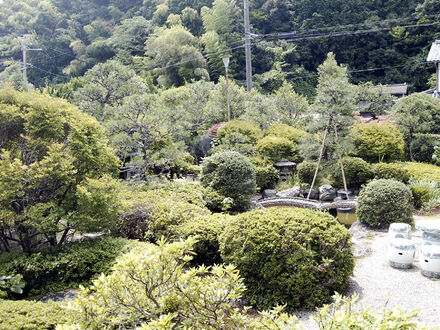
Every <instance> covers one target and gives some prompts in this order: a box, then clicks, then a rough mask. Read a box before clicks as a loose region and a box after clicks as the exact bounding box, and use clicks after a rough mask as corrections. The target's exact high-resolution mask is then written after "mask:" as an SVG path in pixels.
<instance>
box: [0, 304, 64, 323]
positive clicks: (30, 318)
mask: <svg viewBox="0 0 440 330" xmlns="http://www.w3.org/2000/svg"><path fill="white" fill-rule="evenodd" d="M69 318H70V312H69V311H68V310H66V309H65V308H64V306H63V305H62V303H61V302H48V303H42V302H35V301H26V300H20V301H11V300H0V328H1V329H55V327H56V326H57V324H64V323H66V322H67V321H68V320H69Z"/></svg>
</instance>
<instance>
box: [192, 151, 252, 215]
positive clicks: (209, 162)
mask: <svg viewBox="0 0 440 330" xmlns="http://www.w3.org/2000/svg"><path fill="white" fill-rule="evenodd" d="M201 180H202V183H203V184H204V185H205V186H207V187H211V188H213V189H214V190H215V191H217V192H218V193H219V194H220V195H223V196H225V197H230V198H232V199H233V205H232V206H233V208H232V209H233V210H246V209H247V208H248V207H249V202H250V198H251V197H252V196H253V194H255V189H256V179H255V169H254V166H253V165H252V163H251V162H250V161H249V159H247V158H246V157H245V156H243V155H241V154H239V153H238V152H235V151H224V152H219V153H217V154H214V155H212V156H211V157H208V158H206V159H205V160H204V161H203V163H202V178H201Z"/></svg>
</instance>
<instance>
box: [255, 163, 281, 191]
mask: <svg viewBox="0 0 440 330" xmlns="http://www.w3.org/2000/svg"><path fill="white" fill-rule="evenodd" d="M255 175H256V179H257V187H258V188H260V190H264V189H273V188H274V187H275V186H276V184H277V183H278V180H279V178H280V175H279V174H278V171H277V169H276V168H275V167H273V166H272V165H266V166H256V167H255Z"/></svg>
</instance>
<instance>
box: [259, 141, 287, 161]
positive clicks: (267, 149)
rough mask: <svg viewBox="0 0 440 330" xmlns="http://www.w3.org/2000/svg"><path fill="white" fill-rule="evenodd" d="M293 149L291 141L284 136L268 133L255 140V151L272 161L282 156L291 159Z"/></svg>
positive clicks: (278, 159)
mask: <svg viewBox="0 0 440 330" xmlns="http://www.w3.org/2000/svg"><path fill="white" fill-rule="evenodd" d="M294 150H295V146H294V144H293V142H292V141H290V140H288V139H287V138H284V137H278V136H272V135H268V136H265V137H264V138H262V139H261V140H258V142H257V151H258V152H259V153H260V155H261V156H263V157H264V158H266V159H268V160H269V161H271V162H272V163H276V162H279V161H280V160H281V159H284V158H286V159H289V160H292V158H294V157H293V156H294Z"/></svg>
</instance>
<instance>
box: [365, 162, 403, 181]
mask: <svg viewBox="0 0 440 330" xmlns="http://www.w3.org/2000/svg"><path fill="white" fill-rule="evenodd" d="M373 172H374V178H375V179H390V180H396V181H401V182H403V183H408V182H409V179H410V173H409V171H408V169H406V168H405V167H403V166H402V165H401V164H400V163H379V164H374V166H373Z"/></svg>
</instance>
